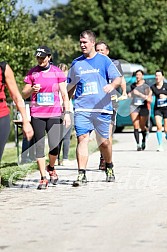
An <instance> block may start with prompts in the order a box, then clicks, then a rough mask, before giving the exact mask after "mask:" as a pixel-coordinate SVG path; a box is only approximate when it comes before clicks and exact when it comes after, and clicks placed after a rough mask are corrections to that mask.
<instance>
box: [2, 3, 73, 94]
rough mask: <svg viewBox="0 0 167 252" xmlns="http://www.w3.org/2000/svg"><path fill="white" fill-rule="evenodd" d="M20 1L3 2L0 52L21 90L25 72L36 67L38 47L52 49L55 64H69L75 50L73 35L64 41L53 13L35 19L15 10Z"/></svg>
mask: <svg viewBox="0 0 167 252" xmlns="http://www.w3.org/2000/svg"><path fill="white" fill-rule="evenodd" d="M16 3H17V1H13V0H1V2H0V13H1V15H0V36H1V40H0V52H1V61H2V60H6V61H7V62H8V63H9V64H10V66H11V67H12V69H13V70H14V73H15V76H16V80H17V83H18V85H19V87H20V89H22V86H23V78H24V76H25V74H26V72H27V71H28V70H29V69H30V68H31V67H32V66H33V65H35V64H36V59H35V57H34V56H33V55H34V52H35V50H36V48H37V47H38V46H39V45H43V44H46V45H47V46H48V47H50V48H51V49H52V52H53V54H54V55H55V57H54V62H55V64H57V63H59V62H60V61H62V62H67V60H68V58H69V57H70V54H71V52H72V53H73V51H75V50H76V45H75V44H74V43H73V41H72V38H71V36H70V35H69V36H66V38H65V39H64V38H61V37H60V36H59V35H58V34H57V23H56V22H55V19H54V15H53V13H52V12H51V13H43V15H42V16H37V17H36V18H35V19H34V18H33V17H32V16H31V15H30V13H26V12H25V10H24V9H23V8H21V9H20V10H16Z"/></svg>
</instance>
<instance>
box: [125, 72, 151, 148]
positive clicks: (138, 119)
mask: <svg viewBox="0 0 167 252" xmlns="http://www.w3.org/2000/svg"><path fill="white" fill-rule="evenodd" d="M135 74H136V82H135V83H133V84H132V85H131V92H130V93H129V94H128V96H129V97H130V98H132V101H131V105H130V116H131V119H132V123H133V127H134V137H135V140H136V143H137V151H141V150H145V148H146V134H147V127H146V123H147V120H148V116H149V108H150V103H151V100H152V96H151V90H150V87H149V86H148V85H147V83H145V80H144V79H143V75H144V73H143V71H142V70H137V71H136V73H135ZM139 128H141V133H142V144H141V145H140V139H139Z"/></svg>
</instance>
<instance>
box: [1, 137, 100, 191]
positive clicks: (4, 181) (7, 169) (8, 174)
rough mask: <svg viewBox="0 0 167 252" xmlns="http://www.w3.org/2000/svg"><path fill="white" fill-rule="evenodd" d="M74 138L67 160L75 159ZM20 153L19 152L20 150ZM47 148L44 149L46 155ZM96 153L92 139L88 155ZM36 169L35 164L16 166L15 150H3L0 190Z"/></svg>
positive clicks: (95, 145)
mask: <svg viewBox="0 0 167 252" xmlns="http://www.w3.org/2000/svg"><path fill="white" fill-rule="evenodd" d="M76 144H77V141H76V137H75V136H74V135H73V136H72V138H71V142H70V150H69V160H74V159H75V158H76ZM20 151H21V150H20ZM47 151H48V148H47V147H46V153H47ZM95 151H97V144H96V141H95V140H94V139H93V140H91V141H90V143H89V154H91V153H93V152H95ZM37 169H38V167H37V164H36V162H33V163H28V164H19V165H18V164H17V149H16V148H5V150H4V153H3V157H2V161H1V164H0V188H1V189H2V188H3V187H9V186H10V183H11V181H12V183H15V182H16V181H17V180H19V179H22V178H24V177H25V176H26V175H27V174H30V173H32V172H34V171H36V170H37Z"/></svg>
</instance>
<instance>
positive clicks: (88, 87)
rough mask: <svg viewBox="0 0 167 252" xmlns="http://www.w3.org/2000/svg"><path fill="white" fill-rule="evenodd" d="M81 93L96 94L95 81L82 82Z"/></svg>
mask: <svg viewBox="0 0 167 252" xmlns="http://www.w3.org/2000/svg"><path fill="white" fill-rule="evenodd" d="M82 91H83V92H82V95H90V94H98V88H97V82H89V83H84V84H83V87H82Z"/></svg>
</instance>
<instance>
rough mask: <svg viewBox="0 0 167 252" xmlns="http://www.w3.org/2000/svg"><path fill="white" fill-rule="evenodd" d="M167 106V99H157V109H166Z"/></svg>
mask: <svg viewBox="0 0 167 252" xmlns="http://www.w3.org/2000/svg"><path fill="white" fill-rule="evenodd" d="M166 106H167V99H166V98H163V99H157V107H166Z"/></svg>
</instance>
